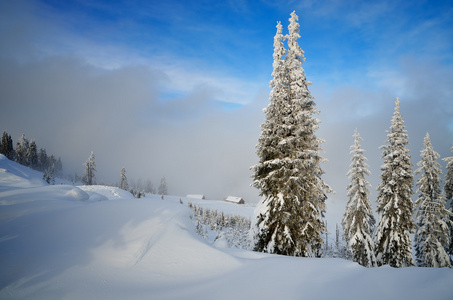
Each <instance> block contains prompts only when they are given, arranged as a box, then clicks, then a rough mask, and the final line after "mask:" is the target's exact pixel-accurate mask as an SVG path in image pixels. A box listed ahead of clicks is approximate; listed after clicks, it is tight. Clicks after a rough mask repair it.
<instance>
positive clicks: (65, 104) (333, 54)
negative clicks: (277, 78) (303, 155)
mask: <svg viewBox="0 0 453 300" xmlns="http://www.w3.org/2000/svg"><path fill="white" fill-rule="evenodd" d="M293 10H295V11H296V13H297V14H298V15H299V18H300V25H301V36H302V37H301V39H300V45H301V47H302V49H303V50H304V51H305V57H306V61H305V63H304V65H303V67H304V69H305V72H306V75H307V78H308V80H310V81H312V82H313V85H312V86H311V88H310V90H311V93H312V95H313V96H314V97H315V98H316V103H317V106H318V108H319V109H320V111H321V113H320V115H319V116H318V117H319V119H320V120H321V122H322V123H321V127H320V129H319V132H318V135H319V137H321V138H323V139H325V140H326V143H325V145H324V149H325V151H326V152H325V153H324V156H325V157H327V158H328V160H329V162H328V163H326V164H325V166H324V170H325V172H326V174H325V180H326V181H327V183H329V184H330V185H331V186H332V187H333V188H334V189H335V190H336V191H337V193H336V194H335V195H332V196H331V198H330V199H329V201H330V203H328V207H329V205H330V207H331V209H332V210H336V211H340V210H341V211H342V210H343V208H344V204H345V201H346V200H345V197H346V196H345V195H346V192H345V190H344V189H345V187H346V184H347V178H346V176H345V174H346V172H347V171H348V165H349V159H350V156H349V146H350V145H351V144H352V142H353V138H352V134H353V132H354V129H355V128H357V129H358V130H359V132H360V133H361V135H362V137H363V142H362V146H363V148H365V150H366V151H367V152H366V155H367V157H368V159H369V163H370V170H371V173H372V175H371V176H370V182H371V184H372V185H373V187H375V186H377V185H378V183H379V174H380V169H379V166H380V164H381V160H380V155H381V152H380V150H379V149H378V147H379V146H380V145H382V144H384V142H385V139H386V132H385V131H386V130H388V128H389V126H390V119H391V117H392V114H393V107H394V101H395V97H399V98H400V100H401V113H402V115H403V118H404V120H405V124H406V126H407V129H408V134H409V137H410V143H411V144H410V149H411V154H412V157H413V161H414V164H415V163H416V162H417V161H418V160H419V151H420V150H421V147H422V145H423V137H424V135H425V134H426V132H428V131H429V133H430V135H431V139H432V143H433V146H434V148H435V150H436V151H438V152H439V153H440V154H441V155H442V157H445V156H447V155H451V152H450V151H449V150H450V147H451V146H452V145H453V121H452V120H453V104H452V103H453V102H452V98H453V87H452V84H451V82H453V68H452V64H453V60H452V58H453V5H452V4H451V3H450V1H277V2H275V1H268V0H263V1H247V0H243V1H173V0H170V1H97V0H86V1H84V0H81V1H39V0H35V1H21V0H18V1H0V40H1V43H2V45H1V47H0V99H1V100H0V101H1V107H2V109H1V110H0V130H7V131H8V132H9V133H10V134H11V135H12V137H13V139H14V140H17V139H18V137H19V136H20V135H21V134H22V133H25V134H26V136H27V137H28V138H30V139H36V141H37V143H38V147H44V148H46V149H47V150H48V152H50V153H55V154H57V155H61V156H62V160H63V163H64V164H65V167H66V168H65V169H66V170H67V171H68V172H69V171H71V172H72V170H74V171H77V172H78V173H79V174H81V173H82V167H81V165H82V163H83V162H85V160H86V159H87V158H88V156H89V155H90V152H91V150H93V151H94V152H95V154H96V156H97V165H98V177H99V179H101V180H104V181H105V182H108V183H113V182H115V181H117V180H119V174H120V170H121V168H122V167H125V168H126V170H127V171H128V176H129V177H130V178H132V179H135V180H136V179H138V178H143V179H144V180H145V179H146V178H150V179H152V180H153V182H154V184H155V185H157V184H158V181H159V180H160V177H161V176H166V177H167V181H168V183H169V191H170V193H174V194H178V195H183V194H189V193H192V194H193V193H196V194H206V195H207V196H208V197H211V198H222V197H226V196H228V195H236V196H243V197H244V198H246V200H249V201H251V202H256V201H258V196H257V191H256V190H255V189H253V188H251V187H249V185H250V183H251V179H250V175H251V173H250V171H249V167H250V166H251V165H253V164H254V163H256V162H257V157H256V154H255V148H254V147H255V144H256V143H257V140H258V137H259V134H260V124H261V123H262V122H263V121H264V114H263V113H262V109H263V108H264V107H265V106H266V105H267V104H268V96H269V80H270V79H271V72H272V52H273V36H274V34H275V31H276V28H275V26H276V23H277V21H281V22H282V24H283V27H284V33H286V32H287V25H288V19H289V17H290V13H291V12H292V11H293ZM373 193H375V192H374V188H373ZM372 196H373V197H374V195H372Z"/></svg>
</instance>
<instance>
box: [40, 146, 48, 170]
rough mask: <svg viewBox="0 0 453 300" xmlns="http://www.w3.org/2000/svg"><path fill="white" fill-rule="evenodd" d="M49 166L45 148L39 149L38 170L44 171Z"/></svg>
mask: <svg viewBox="0 0 453 300" xmlns="http://www.w3.org/2000/svg"><path fill="white" fill-rule="evenodd" d="M48 166H49V158H48V157H47V152H46V149H42V148H41V149H39V153H38V170H39V171H42V172H44V171H45V170H46V169H47V167H48Z"/></svg>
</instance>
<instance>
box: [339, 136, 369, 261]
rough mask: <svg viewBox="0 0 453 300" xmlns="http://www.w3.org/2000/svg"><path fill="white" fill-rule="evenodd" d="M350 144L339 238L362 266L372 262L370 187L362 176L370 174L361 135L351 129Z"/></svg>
mask: <svg viewBox="0 0 453 300" xmlns="http://www.w3.org/2000/svg"><path fill="white" fill-rule="evenodd" d="M353 137H354V144H353V145H352V146H351V149H352V150H351V154H352V158H351V165H350V170H349V172H348V173H347V176H348V177H349V179H350V182H349V184H348V186H347V190H348V197H349V199H348V202H347V204H346V209H345V213H344V215H343V221H342V225H343V230H344V235H343V238H344V239H345V241H346V243H347V248H348V251H350V252H351V253H352V259H353V260H354V261H355V262H358V263H359V264H361V265H362V266H365V267H374V266H376V257H375V255H374V243H373V239H372V237H371V235H372V232H373V227H374V225H375V223H376V221H375V219H374V216H373V212H372V209H371V203H370V199H369V197H368V195H369V194H370V191H369V190H368V187H371V185H370V183H369V182H368V180H366V178H365V176H366V175H370V171H369V170H368V169H367V167H368V165H367V163H366V160H367V159H366V157H365V156H364V154H363V153H364V152H365V150H363V149H362V148H361V146H360V140H361V139H362V138H361V137H360V135H359V133H358V132H357V130H356V131H355V133H354V135H353Z"/></svg>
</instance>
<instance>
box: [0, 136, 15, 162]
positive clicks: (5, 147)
mask: <svg viewBox="0 0 453 300" xmlns="http://www.w3.org/2000/svg"><path fill="white" fill-rule="evenodd" d="M0 153H1V154H3V155H5V156H6V157H7V158H8V159H9V160H13V159H14V156H15V153H14V148H13V139H12V138H11V135H9V134H8V133H7V132H6V131H4V132H3V136H2V141H1V143H0Z"/></svg>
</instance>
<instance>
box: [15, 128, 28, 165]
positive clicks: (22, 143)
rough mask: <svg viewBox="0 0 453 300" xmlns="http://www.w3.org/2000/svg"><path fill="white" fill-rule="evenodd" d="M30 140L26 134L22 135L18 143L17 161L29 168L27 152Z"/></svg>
mask: <svg viewBox="0 0 453 300" xmlns="http://www.w3.org/2000/svg"><path fill="white" fill-rule="evenodd" d="M28 144H29V142H28V139H27V138H26V137H25V134H22V135H21V137H20V138H19V140H18V141H17V143H16V161H17V162H18V163H20V164H21V165H24V166H28V163H27V151H28Z"/></svg>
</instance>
